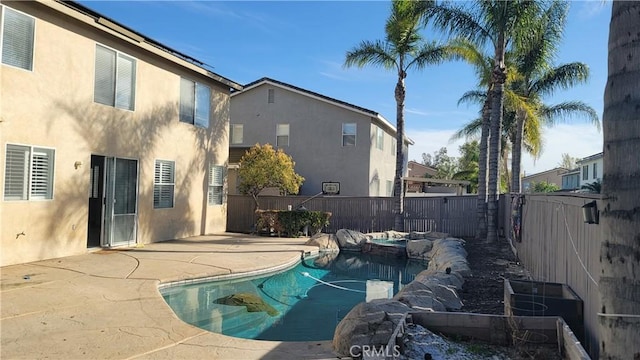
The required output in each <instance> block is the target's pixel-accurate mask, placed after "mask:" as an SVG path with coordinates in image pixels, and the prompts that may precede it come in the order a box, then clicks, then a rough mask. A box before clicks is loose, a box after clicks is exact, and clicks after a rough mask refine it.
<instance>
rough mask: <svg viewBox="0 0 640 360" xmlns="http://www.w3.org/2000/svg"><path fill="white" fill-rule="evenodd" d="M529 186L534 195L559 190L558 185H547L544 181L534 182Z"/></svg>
mask: <svg viewBox="0 0 640 360" xmlns="http://www.w3.org/2000/svg"><path fill="white" fill-rule="evenodd" d="M531 185H532V186H531V192H534V193H546V192H554V191H558V190H560V187H558V185H556V184H552V183H548V182H546V181H540V182H534V183H533V184H531Z"/></svg>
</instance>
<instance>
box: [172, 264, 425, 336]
mask: <svg viewBox="0 0 640 360" xmlns="http://www.w3.org/2000/svg"><path fill="white" fill-rule="evenodd" d="M426 265H427V264H426V263H425V262H422V261H416V260H407V259H402V258H400V259H398V258H396V257H380V256H371V255H366V254H360V253H340V254H339V255H337V257H336V254H326V255H321V256H319V257H317V258H311V259H305V260H303V261H302V262H301V263H299V264H298V265H296V266H294V267H293V268H291V269H289V270H286V271H283V272H280V273H277V274H271V275H268V276H263V277H260V278H243V279H234V280H223V281H214V282H208V283H200V284H191V285H181V286H174V287H167V288H164V289H162V290H161V292H162V296H163V297H164V299H165V301H166V302H167V303H168V304H169V306H171V308H172V309H173V311H174V312H175V313H176V314H177V315H178V317H180V318H181V319H182V320H183V321H185V322H187V323H189V324H192V325H195V326H198V327H200V328H202V329H205V330H209V331H212V332H217V333H222V334H225V335H229V336H235V337H241V338H246V339H258V340H279V341H306V340H330V339H332V338H333V333H334V330H335V327H336V325H337V324H338V322H340V320H341V319H342V318H343V317H344V316H345V315H346V314H347V313H348V312H349V311H350V310H351V309H352V308H353V307H354V306H355V305H356V304H358V303H360V302H363V301H365V300H366V295H367V288H368V290H369V293H368V295H369V296H371V295H372V294H373V290H375V289H376V288H377V289H378V290H379V289H380V286H382V288H383V292H384V288H389V289H391V288H392V289H393V290H392V292H393V294H395V293H397V292H398V291H399V290H400V288H401V287H402V286H403V285H406V284H408V283H409V282H411V281H412V280H413V279H414V277H415V275H417V274H418V273H419V272H420V271H422V270H424V269H425V268H426ZM367 280H380V281H384V282H380V281H370V282H369V285H368V286H367ZM390 291H391V290H390ZM238 293H241V294H252V295H256V296H259V298H260V299H262V300H263V301H264V302H265V303H267V304H268V305H270V306H271V307H272V308H275V310H276V311H277V315H274V316H272V315H269V314H268V313H267V312H266V311H255V312H248V311H247V307H245V306H232V305H225V304H222V303H221V302H222V301H221V300H220V299H224V298H225V297H227V296H230V295H233V294H238ZM393 294H389V295H390V296H391V295H393ZM270 312H271V313H272V314H274V311H270Z"/></svg>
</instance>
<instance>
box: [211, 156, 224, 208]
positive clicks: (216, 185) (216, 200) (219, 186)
mask: <svg viewBox="0 0 640 360" xmlns="http://www.w3.org/2000/svg"><path fill="white" fill-rule="evenodd" d="M223 186H224V167H222V166H220V165H211V167H210V168H209V205H222V195H223V193H222V190H223Z"/></svg>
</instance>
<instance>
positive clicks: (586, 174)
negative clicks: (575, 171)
mask: <svg viewBox="0 0 640 360" xmlns="http://www.w3.org/2000/svg"><path fill="white" fill-rule="evenodd" d="M587 179H589V165H585V166H583V167H582V180H587Z"/></svg>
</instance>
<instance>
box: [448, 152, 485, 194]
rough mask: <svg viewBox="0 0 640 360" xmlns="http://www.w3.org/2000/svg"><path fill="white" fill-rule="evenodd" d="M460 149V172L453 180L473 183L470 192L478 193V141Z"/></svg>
mask: <svg viewBox="0 0 640 360" xmlns="http://www.w3.org/2000/svg"><path fill="white" fill-rule="evenodd" d="M458 149H459V151H460V158H459V159H458V172H457V173H455V174H454V175H453V179H456V180H467V181H469V182H470V183H471V184H470V185H469V192H471V193H476V192H477V191H478V171H479V168H480V166H479V157H480V144H479V143H478V140H472V141H469V142H466V143H464V144H462V145H460V147H459V148H458Z"/></svg>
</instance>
